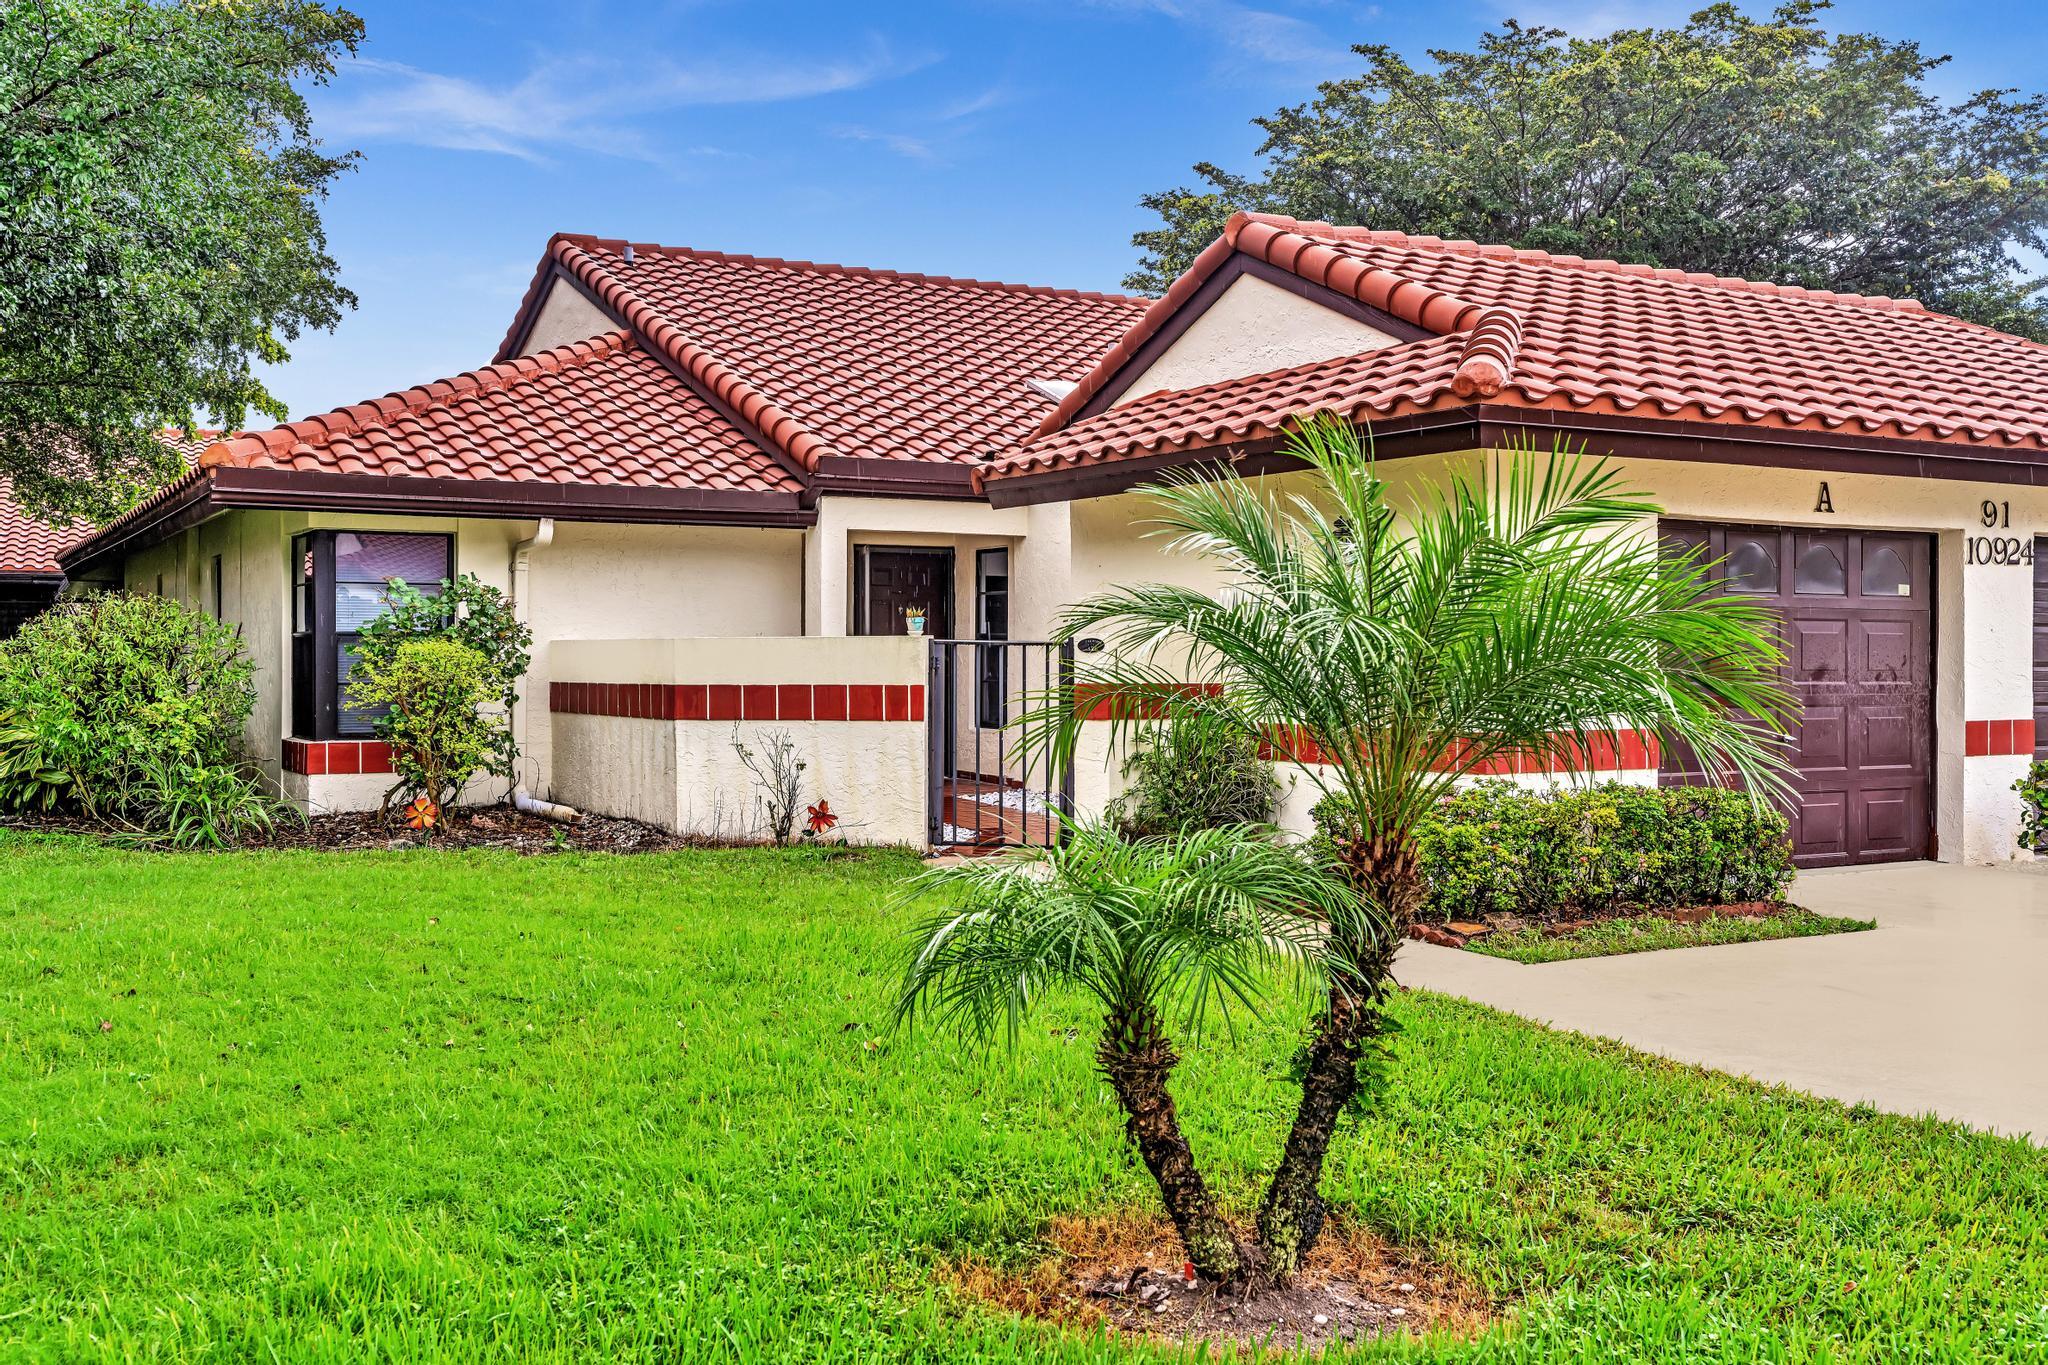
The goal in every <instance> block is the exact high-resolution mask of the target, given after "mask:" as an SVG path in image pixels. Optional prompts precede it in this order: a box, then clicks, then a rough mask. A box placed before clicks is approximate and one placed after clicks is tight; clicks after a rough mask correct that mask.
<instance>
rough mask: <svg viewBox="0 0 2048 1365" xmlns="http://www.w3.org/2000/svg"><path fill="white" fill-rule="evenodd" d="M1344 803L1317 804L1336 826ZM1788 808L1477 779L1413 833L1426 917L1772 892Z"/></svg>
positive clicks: (1559, 914)
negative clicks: (1423, 885)
mask: <svg viewBox="0 0 2048 1365" xmlns="http://www.w3.org/2000/svg"><path fill="white" fill-rule="evenodd" d="M1337 809H1340V808H1337V807H1335V806H1334V803H1333V802H1331V801H1327V800H1326V801H1324V802H1322V803H1321V804H1319V805H1318V806H1317V807H1316V810H1315V817H1316V824H1317V826H1318V828H1320V829H1321V830H1322V832H1323V833H1324V834H1325V835H1329V834H1332V833H1333V832H1334V826H1335V824H1336V821H1335V820H1334V818H1333V816H1334V814H1335V812H1336V810H1337ZM1786 831H1787V826H1786V821H1785V817H1784V815H1782V814H1781V813H1779V812H1778V811H1776V810H1772V809H1768V808H1766V809H1764V810H1762V811H1758V810H1757V809H1755V808H1754V807H1753V806H1751V804H1750V801H1749V798H1748V797H1747V796H1745V795H1744V794H1743V793H1741V792H1735V791H1727V790H1724V789H1722V788H1718V787H1638V786H1629V785H1625V784H1623V783H1619V782H1608V783H1603V784H1602V785H1600V786H1597V787H1593V788H1590V789H1583V790H1569V789H1566V790H1558V791H1554V792H1531V791H1527V790H1524V789H1522V788H1520V787H1517V786H1515V785H1514V784H1513V783H1511V782H1500V781H1492V782H1480V783H1476V784H1474V785H1473V786H1471V787H1469V788H1467V789H1466V790H1464V791H1461V792H1459V793H1458V794H1457V795H1455V796H1452V797H1450V798H1449V799H1447V800H1446V801H1444V803H1443V804H1442V806H1441V807H1440V808H1439V810H1438V813H1437V815H1436V818H1435V819H1433V820H1431V821H1429V822H1428V823H1426V824H1425V825H1423V826H1422V827H1421V829H1419V830H1418V831H1417V836H1416V837H1417V843H1418V845H1419V847H1420V852H1421V860H1422V875H1423V879H1424V881H1425V883H1426V884H1427V887H1428V890H1427V893H1426V898H1425V901H1424V906H1423V909H1422V911H1421V913H1420V916H1419V917H1420V918H1423V919H1438V920H1446V919H1483V918H1486V917H1488V916H1492V915H1519V916H1522V917H1523V918H1525V919H1572V918H1575V917H1577V916H1579V915H1583V914H1588V913H1594V912H1600V911H1608V910H1614V909H1619V908H1623V907H1633V906H1640V907H1643V908H1646V909H1659V908H1664V907H1670V906H1681V905H1735V904H1740V903H1742V902H1744V901H1759V900H1775V899H1777V898H1778V897H1779V896H1780V895H1782V894H1783V893H1784V890H1785V888H1786V886H1787V885H1789V884H1790V883H1791V880H1792V845H1791V841H1790V840H1789V839H1788V838H1787V837H1786Z"/></svg>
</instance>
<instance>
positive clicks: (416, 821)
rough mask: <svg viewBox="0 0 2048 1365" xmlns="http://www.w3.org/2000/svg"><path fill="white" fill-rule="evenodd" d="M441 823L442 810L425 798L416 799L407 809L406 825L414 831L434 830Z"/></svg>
mask: <svg viewBox="0 0 2048 1365" xmlns="http://www.w3.org/2000/svg"><path fill="white" fill-rule="evenodd" d="M440 821H441V808H440V807H439V806H437V805H435V804H434V803H433V802H432V801H430V800H428V799H427V798H426V797H424V796H419V797H414V798H413V801H412V804H411V805H409V806H407V807H406V808H405V823H407V824H408V825H411V826H412V827H413V828H414V829H432V828H433V827H434V826H435V825H437V824H439V823H440Z"/></svg>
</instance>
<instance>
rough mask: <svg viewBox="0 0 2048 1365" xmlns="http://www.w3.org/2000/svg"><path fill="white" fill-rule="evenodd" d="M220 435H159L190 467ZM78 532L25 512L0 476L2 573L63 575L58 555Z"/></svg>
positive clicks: (175, 431) (201, 430)
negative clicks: (51, 523) (16, 502)
mask: <svg viewBox="0 0 2048 1365" xmlns="http://www.w3.org/2000/svg"><path fill="white" fill-rule="evenodd" d="M220 437H221V433H220V432H218V431H213V430H210V429H207V428H205V427H196V428H194V429H193V430H192V431H191V432H190V433H189V434H188V433H186V432H185V431H184V430H183V429H182V428H170V429H166V430H165V431H163V432H160V433H159V434H158V436H157V439H158V440H160V441H162V442H163V443H164V444H165V445H167V446H169V447H170V448H171V449H172V450H175V451H176V452H178V455H179V456H180V457H181V458H182V459H183V460H184V462H185V467H186V468H187V469H188V470H189V469H190V468H191V467H192V466H193V464H195V463H196V462H197V461H198V459H199V452H200V451H202V450H204V449H206V447H208V446H209V445H212V444H213V443H214V442H215V441H217V440H219V439H220ZM79 534H80V533H79V531H78V529H77V528H76V527H64V528H59V527H55V526H52V525H50V524H49V523H48V522H45V521H39V520H37V519H36V518H34V517H31V516H29V515H28V514H27V513H26V512H23V511H22V510H21V508H20V507H18V506H17V505H16V504H15V501H14V489H13V488H12V487H11V486H10V485H9V484H7V483H6V482H5V481H4V480H0V574H6V575H9V576H12V577H26V576H36V577H44V578H61V577H63V576H64V570H63V568H62V567H61V566H60V565H59V564H58V563H57V556H58V554H59V553H60V552H61V551H62V550H63V549H64V547H65V546H67V545H69V544H70V543H71V542H72V541H74V540H77V539H78V538H79Z"/></svg>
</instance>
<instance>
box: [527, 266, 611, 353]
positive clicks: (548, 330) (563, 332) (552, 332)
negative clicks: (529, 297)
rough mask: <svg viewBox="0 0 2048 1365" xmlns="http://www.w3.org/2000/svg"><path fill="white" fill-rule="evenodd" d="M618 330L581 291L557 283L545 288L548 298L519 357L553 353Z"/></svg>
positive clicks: (536, 315)
mask: <svg viewBox="0 0 2048 1365" xmlns="http://www.w3.org/2000/svg"><path fill="white" fill-rule="evenodd" d="M618 328H619V324H618V323H616V322H614V321H613V320H612V319H611V318H610V317H608V316H607V315H606V314H605V312H604V310H603V309H601V308H599V307H598V306H597V305H596V304H594V303H592V302H591V301H590V300H589V299H587V298H585V297H584V296H583V291H581V290H579V289H577V288H575V287H574V286H573V285H567V284H564V283H562V282H561V281H560V280H556V281H555V282H554V283H553V284H552V285H550V286H549V287H548V296H547V298H546V299H544V300H543V301H542V302H541V306H540V311H539V312H538V313H537V314H535V315H534V319H533V326H532V327H531V328H530V329H529V330H528V331H527V334H526V345H525V346H524V347H523V348H522V349H521V350H520V352H519V354H521V355H532V354H534V353H535V352H536V351H549V350H553V349H554V348H555V347H557V346H565V345H567V344H568V343H569V342H572V341H583V340H586V339H588V338H590V337H594V336H599V335H602V334H603V333H605V332H615V331H617V330H618Z"/></svg>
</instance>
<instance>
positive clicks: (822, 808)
mask: <svg viewBox="0 0 2048 1365" xmlns="http://www.w3.org/2000/svg"><path fill="white" fill-rule="evenodd" d="M838 823H839V817H838V816H836V815H834V814H833V813H832V803H831V802H829V801H820V802H818V804H817V805H815V806H812V807H811V833H813V834H823V833H824V832H825V831H826V830H828V829H830V828H832V827H833V826H834V825H836V824H838Z"/></svg>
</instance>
